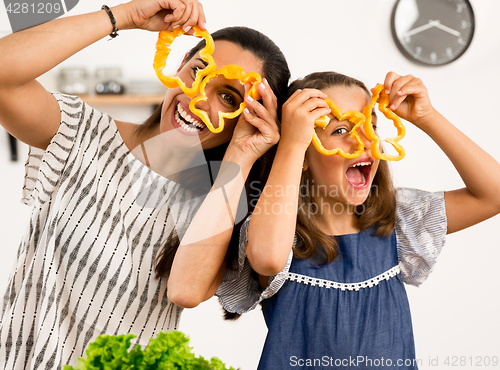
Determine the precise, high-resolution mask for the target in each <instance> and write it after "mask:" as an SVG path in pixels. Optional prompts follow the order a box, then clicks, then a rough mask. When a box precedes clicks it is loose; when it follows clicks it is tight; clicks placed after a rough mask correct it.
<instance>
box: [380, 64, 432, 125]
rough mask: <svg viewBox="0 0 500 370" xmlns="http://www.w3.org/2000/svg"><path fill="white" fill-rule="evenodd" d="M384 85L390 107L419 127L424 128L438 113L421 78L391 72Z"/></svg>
mask: <svg viewBox="0 0 500 370" xmlns="http://www.w3.org/2000/svg"><path fill="white" fill-rule="evenodd" d="M384 86H385V89H386V90H385V91H386V92H387V94H388V95H389V101H390V105H389V109H391V110H392V111H394V112H395V113H396V114H397V115H398V116H399V117H401V118H403V119H405V120H407V121H409V122H412V123H413V124H414V125H416V126H417V127H420V128H422V125H425V124H426V123H427V122H429V121H430V117H432V115H434V114H435V113H436V110H435V109H434V107H433V106H432V104H431V101H430V99H429V94H428V92H427V88H426V87H425V85H424V84H423V82H422V81H421V80H420V79H419V78H416V77H414V76H412V75H408V76H400V75H398V74H397V73H394V72H389V73H388V74H387V76H386V78H385V81H384Z"/></svg>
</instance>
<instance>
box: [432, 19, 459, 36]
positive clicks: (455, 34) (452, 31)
mask: <svg viewBox="0 0 500 370" xmlns="http://www.w3.org/2000/svg"><path fill="white" fill-rule="evenodd" d="M434 26H435V27H437V28H439V29H441V30H443V31H446V32H448V33H451V34H452V35H454V36H457V37H460V35H461V33H460V32H458V31H456V30H454V29H453V28H450V27H447V26H445V25H443V24H441V22H440V21H436V23H435V24H434Z"/></svg>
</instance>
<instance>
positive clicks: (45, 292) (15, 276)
mask: <svg viewBox="0 0 500 370" xmlns="http://www.w3.org/2000/svg"><path fill="white" fill-rule="evenodd" d="M54 96H55V97H56V99H57V100H58V102H59V106H60V109H61V125H60V128H59V131H58V132H57V134H56V135H55V136H54V138H53V140H52V142H51V143H50V145H49V146H48V147H47V149H46V150H45V151H43V150H40V149H36V148H30V154H29V158H28V160H27V163H26V178H25V186H24V189H23V201H24V202H25V203H26V204H27V205H30V206H31V207H32V214H31V219H30V222H29V225H28V227H27V230H26V233H25V236H24V238H23V239H22V241H21V244H20V246H19V251H18V254H17V262H16V265H15V268H14V269H13V271H12V273H11V276H10V281H9V284H8V288H7V291H6V293H5V296H4V301H3V309H2V316H1V322H0V364H2V368H3V369H16V370H21V369H34V370H35V369H40V370H42V369H43V370H48V369H51V370H52V369H58V368H60V367H62V365H64V364H72V365H74V364H75V363H76V359H77V357H78V356H83V355H84V352H85V349H86V347H87V345H88V344H89V342H91V341H93V340H94V339H95V338H96V337H97V336H98V335H99V334H101V333H107V334H111V335H116V334H123V333H129V332H130V333H133V334H135V335H137V338H136V340H137V341H136V343H140V344H142V345H143V346H144V345H147V343H148V339H149V338H151V337H152V336H154V335H155V333H157V332H158V331H164V330H171V329H176V328H177V326H178V323H179V318H180V314H181V311H182V309H181V308H180V307H178V306H176V305H174V304H173V303H171V302H170V301H169V300H168V298H167V295H166V279H165V278H163V279H157V278H155V273H154V270H153V265H154V263H153V261H154V259H155V256H156V252H157V251H158V249H159V248H160V246H161V245H162V243H163V242H164V241H165V240H166V238H167V236H168V235H169V234H170V232H171V230H172V229H173V227H174V225H175V224H176V223H178V222H180V223H183V222H182V221H185V220H186V219H189V218H190V217H191V215H192V213H193V212H194V209H195V207H194V204H193V201H191V200H188V199H187V200H185V199H183V197H184V194H183V191H181V190H180V188H179V186H178V185H177V184H175V183H173V182H172V181H169V180H167V179H165V178H164V177H162V176H159V175H157V174H156V173H154V172H153V171H151V170H150V169H149V168H148V167H147V166H145V165H143V164H142V163H141V162H140V161H139V160H137V159H136V158H135V157H134V156H133V155H132V153H131V152H130V151H129V150H128V149H127V147H126V146H125V144H124V142H123V140H122V138H121V137H120V135H119V132H118V129H117V127H116V124H115V122H114V121H113V120H112V119H111V118H110V117H109V116H107V115H103V114H101V113H99V112H97V111H96V110H95V109H92V108H91V107H89V106H88V105H86V104H85V103H83V102H82V101H81V100H80V99H79V98H77V97H72V96H67V95H62V94H54ZM174 203H175V206H172V207H171V205H173V204H174Z"/></svg>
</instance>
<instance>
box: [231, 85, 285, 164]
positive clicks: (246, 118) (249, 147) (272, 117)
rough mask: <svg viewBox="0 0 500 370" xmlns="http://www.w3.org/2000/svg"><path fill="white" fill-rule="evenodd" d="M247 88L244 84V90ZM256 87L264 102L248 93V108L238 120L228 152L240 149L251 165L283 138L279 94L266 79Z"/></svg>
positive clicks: (246, 99)
mask: <svg viewBox="0 0 500 370" xmlns="http://www.w3.org/2000/svg"><path fill="white" fill-rule="evenodd" d="M248 89H249V86H245V93H246V91H248ZM257 90H258V92H259V94H260V96H261V99H262V103H263V104H261V103H260V102H258V101H256V100H254V99H252V98H251V97H250V96H245V104H246V106H247V108H245V109H244V110H243V114H241V115H240V117H239V119H238V123H237V124H236V127H235V129H234V133H233V137H232V139H231V143H230V145H229V147H228V151H230V150H234V149H239V150H240V151H241V152H242V153H243V154H244V155H245V157H246V158H247V159H248V160H249V161H250V162H251V164H253V162H255V161H256V160H257V159H258V158H260V157H261V156H262V155H263V154H264V153H265V152H267V151H268V150H269V149H270V148H271V147H272V146H273V145H275V144H276V143H277V142H278V141H279V139H280V134H279V129H278V113H277V110H278V103H277V99H276V96H275V95H274V92H273V91H272V89H271V87H270V86H269V83H268V82H267V80H266V79H264V80H263V81H262V82H259V84H258V85H257Z"/></svg>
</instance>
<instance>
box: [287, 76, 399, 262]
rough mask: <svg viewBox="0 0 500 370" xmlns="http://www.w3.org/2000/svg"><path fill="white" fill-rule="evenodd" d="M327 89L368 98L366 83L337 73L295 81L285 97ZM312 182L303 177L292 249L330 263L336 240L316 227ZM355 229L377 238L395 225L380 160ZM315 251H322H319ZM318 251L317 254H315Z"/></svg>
mask: <svg viewBox="0 0 500 370" xmlns="http://www.w3.org/2000/svg"><path fill="white" fill-rule="evenodd" d="M329 87H346V88H360V89H362V90H363V91H365V92H366V94H367V95H368V96H370V92H369V91H368V89H367V88H366V86H365V84H364V83H363V82H361V81H359V80H357V79H355V78H352V77H349V76H345V75H342V74H340V73H336V72H315V73H312V74H309V75H307V76H306V77H304V78H302V79H299V80H296V81H294V82H293V83H292V84H291V85H290V86H289V88H288V97H290V96H291V95H292V94H293V93H294V92H295V91H297V90H298V89H306V88H313V89H318V90H324V89H327V88H329ZM312 185H313V181H312V179H311V178H310V174H309V171H304V172H303V174H302V179H301V184H300V189H306V191H301V192H300V196H299V204H298V206H299V209H298V213H297V236H298V245H297V247H296V248H294V256H295V257H297V258H310V257H313V256H315V257H319V258H321V260H322V261H321V262H326V263H328V262H331V261H333V260H334V259H335V258H336V256H337V254H338V245H337V241H336V240H335V238H332V237H331V236H330V235H327V234H325V233H324V232H323V231H321V230H320V228H319V226H318V219H317V214H318V212H317V210H318V208H317V207H318V206H317V205H316V204H315V203H314V201H313V199H312V197H311V194H313V193H312V191H311V186H312ZM355 215H356V217H357V219H358V227H359V228H360V229H361V230H365V229H369V228H372V229H373V230H374V231H375V233H376V234H377V235H380V236H387V235H390V234H391V233H392V231H393V230H394V227H395V225H396V195H395V190H394V187H393V184H392V179H391V174H390V171H389V166H388V164H387V162H386V161H380V163H379V166H378V170H377V173H376V174H375V178H374V179H373V183H372V187H371V190H370V193H369V195H368V198H367V199H366V201H365V202H364V203H363V204H361V205H359V206H356V207H355ZM318 248H321V249H320V250H318ZM318 252H319V253H318Z"/></svg>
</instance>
